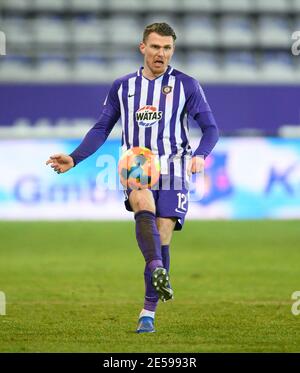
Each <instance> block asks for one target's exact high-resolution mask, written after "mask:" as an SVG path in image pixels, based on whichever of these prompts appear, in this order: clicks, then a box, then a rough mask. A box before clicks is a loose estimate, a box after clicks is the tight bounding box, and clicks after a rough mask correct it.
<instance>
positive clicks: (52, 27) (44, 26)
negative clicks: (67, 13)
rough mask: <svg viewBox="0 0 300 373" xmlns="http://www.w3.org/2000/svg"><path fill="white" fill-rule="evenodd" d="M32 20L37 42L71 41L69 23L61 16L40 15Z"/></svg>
mask: <svg viewBox="0 0 300 373" xmlns="http://www.w3.org/2000/svg"><path fill="white" fill-rule="evenodd" d="M30 22H31V23H32V27H33V35H34V40H35V42H37V43H41V44H43V43H52V44H55V45H61V44H65V43H67V42H69V41H70V36H71V34H70V31H69V28H68V24H67V23H66V22H65V21H64V20H63V19H62V18H61V17H40V18H37V19H33V20H31V21H30Z"/></svg>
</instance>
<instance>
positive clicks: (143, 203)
mask: <svg viewBox="0 0 300 373" xmlns="http://www.w3.org/2000/svg"><path fill="white" fill-rule="evenodd" d="M147 192H148V193H147ZM129 201H130V204H131V207H132V209H133V211H134V212H138V211H142V210H147V211H151V212H153V213H154V214H155V203H154V200H153V196H152V193H151V192H150V191H146V190H145V191H142V190H141V191H132V192H131V194H130V199H129Z"/></svg>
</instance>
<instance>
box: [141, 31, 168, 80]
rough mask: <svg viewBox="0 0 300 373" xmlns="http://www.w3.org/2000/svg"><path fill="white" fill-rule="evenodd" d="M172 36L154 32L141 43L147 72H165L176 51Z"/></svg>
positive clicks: (158, 73) (156, 74) (152, 73)
mask: <svg viewBox="0 0 300 373" xmlns="http://www.w3.org/2000/svg"><path fill="white" fill-rule="evenodd" d="M174 48H175V46H174V40H173V38H172V36H161V35H159V34H157V33H156V32H152V33H151V34H150V35H149V36H148V38H147V40H146V41H145V42H141V43H140V51H141V53H142V54H143V55H144V68H145V70H146V73H148V74H149V73H150V74H151V75H153V76H159V75H161V74H163V73H164V72H165V71H166V69H167V67H168V64H169V62H170V60H171V57H172V55H173V53H174Z"/></svg>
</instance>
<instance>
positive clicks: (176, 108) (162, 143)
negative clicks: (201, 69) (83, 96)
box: [71, 66, 218, 176]
mask: <svg viewBox="0 0 300 373" xmlns="http://www.w3.org/2000/svg"><path fill="white" fill-rule="evenodd" d="M142 69H143V68H140V69H139V70H138V71H137V72H135V73H132V74H129V75H126V76H125V77H122V78H120V79H117V80H115V81H114V83H113V85H112V87H111V89H110V91H109V93H108V95H107V97H106V100H105V102H104V106H103V112H102V114H101V117H100V119H99V121H98V123H96V125H95V126H94V127H93V128H92V129H91V130H90V132H89V133H88V134H87V135H86V138H85V139H84V140H83V142H82V143H81V144H80V145H79V147H78V148H77V149H76V150H75V151H74V152H73V153H72V154H71V156H72V157H73V159H74V162H75V164H77V163H78V162H80V161H81V160H83V159H84V158H86V157H87V156H89V155H90V154H92V153H93V152H94V151H96V150H97V149H98V148H99V147H100V146H101V145H102V144H103V143H104V141H105V140H106V138H107V137H108V135H109V133H110V131H111V130H112V128H113V126H114V124H115V123H116V122H117V121H118V120H119V119H121V123H122V150H123V151H125V150H127V149H129V148H132V147H134V146H142V147H146V148H149V149H151V150H152V152H153V153H154V154H157V155H158V156H159V157H160V160H161V170H162V173H168V170H167V163H168V159H170V158H172V159H173V162H174V168H175V174H177V175H178V176H180V174H181V172H182V171H181V166H180V162H181V159H182V158H183V157H184V156H191V155H192V153H193V152H192V149H191V147H190V144H189V128H188V121H187V118H188V115H190V116H191V117H192V118H194V120H195V121H196V122H198V123H199V126H200V127H201V129H202V132H203V136H202V138H201V141H200V144H199V147H198V148H197V149H196V150H195V151H194V155H203V156H204V157H206V156H207V155H208V154H209V153H210V151H211V150H212V148H213V147H214V145H215V144H216V142H217V140H218V129H217V126H216V123H215V120H214V117H213V115H212V113H211V109H210V106H209V104H208V102H207V100H206V97H205V94H204V92H203V90H202V88H201V86H200V84H199V83H198V81H197V80H195V79H194V78H192V77H190V76H188V75H186V74H184V73H182V72H180V71H178V70H175V69H173V68H172V67H171V66H169V67H168V69H167V70H166V72H165V73H164V74H163V75H161V76H159V77H157V78H156V79H153V80H149V79H147V78H146V77H144V76H143V74H142ZM176 159H177V160H178V162H177V163H178V165H177V166H176Z"/></svg>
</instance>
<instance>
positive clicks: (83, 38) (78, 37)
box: [70, 16, 107, 45]
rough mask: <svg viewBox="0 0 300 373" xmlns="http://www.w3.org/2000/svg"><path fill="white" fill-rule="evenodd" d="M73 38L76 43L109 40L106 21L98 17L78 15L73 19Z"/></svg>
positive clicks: (96, 42) (94, 42) (95, 42)
mask: <svg viewBox="0 0 300 373" xmlns="http://www.w3.org/2000/svg"><path fill="white" fill-rule="evenodd" d="M70 29H71V39H72V41H73V43H75V45H78V44H99V43H104V42H106V41H107V32H106V31H107V30H106V21H105V20H100V19H99V18H96V17H92V16H90V17H76V18H73V20H72V21H71V28H70Z"/></svg>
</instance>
